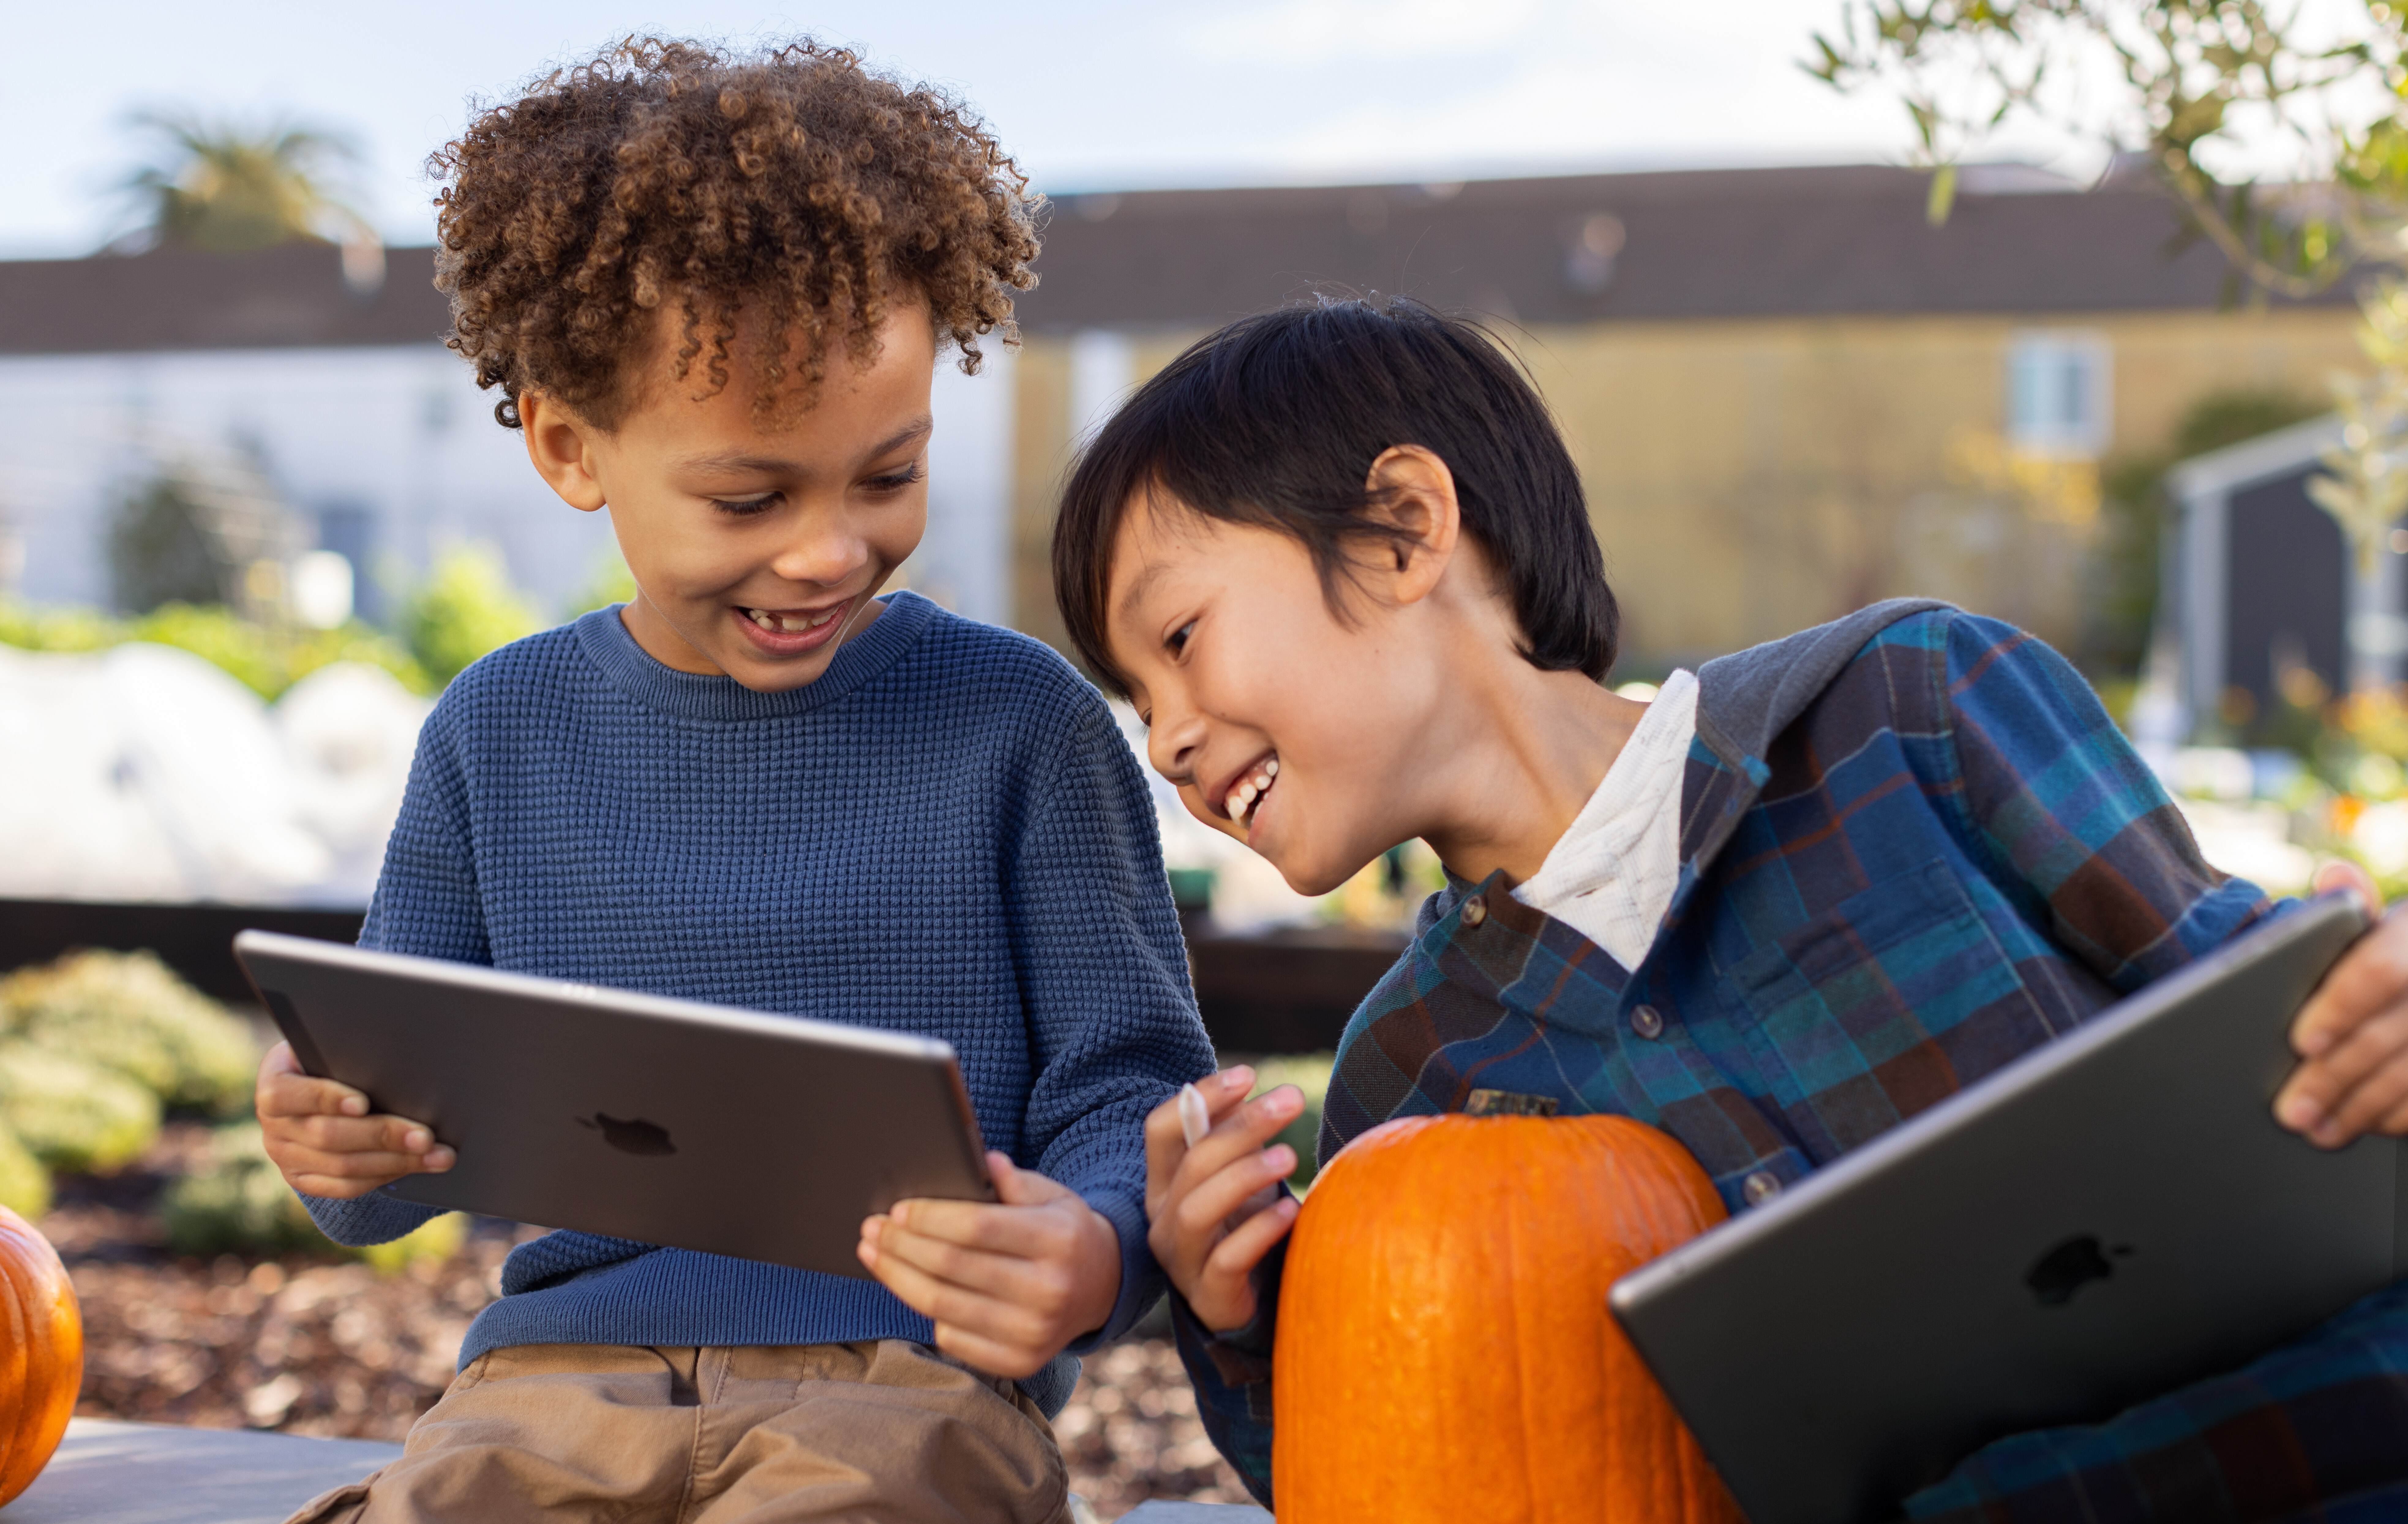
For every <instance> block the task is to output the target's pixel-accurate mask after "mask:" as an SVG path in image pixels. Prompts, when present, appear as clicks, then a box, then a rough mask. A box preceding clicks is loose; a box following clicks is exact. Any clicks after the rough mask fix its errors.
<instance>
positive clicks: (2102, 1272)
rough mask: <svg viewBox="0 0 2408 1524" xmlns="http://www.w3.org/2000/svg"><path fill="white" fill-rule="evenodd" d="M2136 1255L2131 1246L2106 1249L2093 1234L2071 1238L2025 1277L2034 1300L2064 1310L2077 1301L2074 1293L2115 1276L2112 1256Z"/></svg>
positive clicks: (2050, 1251)
mask: <svg viewBox="0 0 2408 1524" xmlns="http://www.w3.org/2000/svg"><path fill="white" fill-rule="evenodd" d="M2131 1253H2132V1248H2131V1246H2130V1245H2128V1244H2117V1245H2115V1246H2114V1247H2112V1248H2105V1249H2104V1250H2103V1252H2102V1246H2101V1245H2100V1242H2099V1240H2098V1239H2097V1238H2095V1237H2093V1236H2092V1235H2091V1234H2089V1233H2084V1234H2082V1235H2080V1236H2079V1237H2075V1238H2069V1239H2067V1240H2066V1241H2065V1242H2064V1243H2062V1244H2059V1245H2057V1246H2056V1247H2055V1248H2053V1249H2051V1250H2049V1251H2048V1252H2047V1253H2046V1254H2043V1255H2042V1256H2041V1258H2040V1261H2039V1262H2038V1263H2036V1264H2034V1265H2033V1266H2032V1267H2031V1270H2030V1271H2029V1272H2028V1274H2026V1275H2025V1276H2024V1284H2025V1285H2026V1286H2028V1287H2030V1288H2031V1293H2032V1300H2033V1301H2035V1302H2038V1303H2040V1304H2041V1305H2042V1306H2043V1307H2062V1306H2064V1305H2065V1304H2066V1303H2069V1302H2071V1301H2072V1300H2073V1293H2074V1292H2076V1291H2079V1290H2081V1289H2083V1288H2084V1287H2085V1286H2087V1285H2089V1284H2090V1283H2091V1282H2092V1281H2100V1280H2105V1279H2107V1278H2108V1277H2109V1276H2111V1275H2114V1274H2115V1267H2114V1265H2113V1264H2110V1263H2109V1262H2108V1256H2109V1255H2113V1256H2114V1257H2115V1258H2116V1259H2118V1260H2122V1259H2128V1258H2129V1257H2130V1255H2131Z"/></svg>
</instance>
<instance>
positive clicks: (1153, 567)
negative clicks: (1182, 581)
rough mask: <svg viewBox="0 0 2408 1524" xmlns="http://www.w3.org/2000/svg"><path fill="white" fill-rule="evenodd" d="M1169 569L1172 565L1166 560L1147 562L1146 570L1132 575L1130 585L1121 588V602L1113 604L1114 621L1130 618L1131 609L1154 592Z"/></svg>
mask: <svg viewBox="0 0 2408 1524" xmlns="http://www.w3.org/2000/svg"><path fill="white" fill-rule="evenodd" d="M1169 571H1170V566H1169V564H1168V563H1166V562H1160V561H1149V562H1147V563H1145V570H1143V571H1141V572H1140V573H1138V574H1137V575H1136V576H1135V577H1130V578H1129V585H1128V586H1127V587H1125V588H1123V589H1122V590H1121V596H1120V602H1119V603H1118V604H1116V605H1113V610H1112V618H1113V622H1115V623H1117V622H1119V621H1120V620H1125V619H1126V618H1128V616H1129V610H1131V609H1133V608H1135V607H1136V606H1137V605H1138V604H1139V603H1140V601H1141V600H1142V599H1143V598H1144V597H1145V595H1146V594H1147V593H1149V592H1152V591H1154V584H1155V583H1156V582H1159V581H1161V580H1162V579H1163V577H1165V576H1167V575H1168V573H1169Z"/></svg>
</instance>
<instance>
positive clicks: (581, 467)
mask: <svg viewBox="0 0 2408 1524" xmlns="http://www.w3.org/2000/svg"><path fill="white" fill-rule="evenodd" d="M518 404H519V432H520V433H521V434H525V435H526V451H527V459H528V460H530V461H532V462H534V463H535V469H536V474H537V475H538V476H539V477H543V479H544V480H545V481H546V482H547V483H549V484H550V485H551V487H552V491H555V492H558V493H559V494H560V500H561V501H562V502H564V503H566V504H567V505H568V506H570V507H572V508H576V509H578V510H580V511H581V512H584V513H592V512H594V511H595V509H597V508H600V507H601V506H603V505H604V503H605V501H606V500H605V499H604V497H603V494H602V480H601V477H599V476H598V475H596V474H595V462H594V434H595V430H594V426H593V425H592V424H590V423H588V422H586V421H585V420H583V419H581V418H579V417H578V416H577V415H576V414H575V413H572V412H570V411H569V410H568V408H567V407H566V406H563V405H562V404H561V403H559V402H557V401H555V400H553V399H552V398H551V397H549V396H546V395H545V394H544V393H542V392H537V391H534V390H528V391H524V392H520V393H519V397H518Z"/></svg>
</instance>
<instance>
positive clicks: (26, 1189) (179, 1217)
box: [0, 950, 466, 1272]
mask: <svg viewBox="0 0 2408 1524" xmlns="http://www.w3.org/2000/svg"><path fill="white" fill-rule="evenodd" d="M260 1054H261V1043H260V1038H259V1035H258V1033H256V1032H255V1031H254V1029H253V1027H252V1026H251V1023H250V1022H248V1021H246V1020H244V1019H243V1018H241V1017H239V1016H237V1015H236V1014H235V1013H234V1012H232V1011H230V1010H228V1009H227V1008H226V1007H225V1006H223V1005H222V1004H219V1003H218V1002H216V1001H214V1000H211V999H210V998H209V997H208V996H207V995H204V994H202V993H201V992H200V991H199V990H194V989H193V987H192V986H191V985H189V984H186V983H185V982H184V981H183V980H182V979H180V978H179V977H178V976H176V975H175V973H174V972H173V971H171V970H170V969H168V968H167V966H166V965H165V964H164V963H162V962H161V961H159V960H158V959H157V958H156V957H154V956H153V955H151V954H150V953H147V952H131V953H128V952H108V951H99V950H84V951H78V952H71V953H68V954H67V955H66V956H65V957H63V958H60V959H58V960H57V961H54V962H50V963H46V964H42V965H39V966H36V967H33V968H23V969H19V970H18V971H17V972H15V973H13V974H10V975H8V976H6V977H5V978H0V1118H6V1120H5V1121H0V1205H6V1206H7V1207H9V1208H11V1209H12V1210H14V1211H16V1212H18V1213H20V1214H21V1215H22V1216H24V1217H27V1218H37V1217H39V1216H40V1215H41V1214H42V1213H43V1212H44V1211H46V1210H48V1209H49V1207H50V1200H51V1196H52V1193H53V1189H54V1184H53V1182H54V1178H55V1177H56V1176H59V1175H111V1174H115V1173H117V1172H120V1171H122V1170H125V1169H128V1168H131V1167H135V1166H137V1165H138V1164H139V1163H140V1161H142V1160H143V1159H144V1157H145V1156H146V1155H147V1154H148V1153H150V1150H151V1149H152V1147H154V1145H157V1144H158V1143H159V1142H160V1137H161V1131H162V1127H163V1125H164V1124H165V1123H168V1122H171V1121H172V1122H176V1123H178V1124H179V1125H186V1126H190V1125H192V1124H208V1127H209V1131H208V1134H207V1142H206V1145H205V1147H203V1148H202V1150H201V1152H202V1153H203V1155H204V1157H203V1158H202V1159H201V1160H200V1161H198V1164H197V1167H194V1168H192V1169H190V1170H189V1171H188V1172H187V1173H184V1174H183V1175H181V1176H180V1177H179V1178H178V1179H177V1180H176V1181H175V1182H174V1184H173V1185H172V1186H170V1187H169V1189H168V1190H167V1192H166V1196H165V1201H164V1203H163V1204H162V1216H163V1218H165V1226H166V1232H167V1246H168V1247H169V1248H170V1249H171V1250H173V1251H174V1252H176V1253H179V1254H190V1255H215V1254H222V1253H242V1254H267V1255H282V1254H309V1255H319V1256H331V1257H340V1258H351V1259H359V1260H365V1261H367V1262H368V1263H370V1264H372V1265H375V1266H376V1267H377V1268H378V1269H379V1270H381V1271H388V1272H389V1271H396V1270H400V1269H403V1268H406V1267H407V1266H409V1265H410V1264H413V1263H416V1262H418V1261H423V1260H428V1259H445V1258H449V1257H450V1256H451V1255H452V1254H453V1253H454V1252H456V1251H457V1250H458V1248H459V1247H460V1245H461V1243H462V1242H463V1240H464V1237H465V1233H466V1224H465V1222H464V1220H463V1219H462V1218H459V1217H458V1216H456V1215H451V1216H445V1217H441V1218H436V1219H435V1220H434V1221H432V1222H430V1223H428V1224H426V1226H424V1227H423V1228H421V1229H420V1230H419V1231H418V1232H414V1233H411V1234H410V1235H409V1237H407V1238H404V1239H401V1240H398V1241H396V1242H394V1243H392V1244H385V1245H380V1246H377V1247H375V1248H370V1249H350V1248H344V1247H341V1246H337V1245H336V1244H334V1243H332V1242H330V1241H329V1240H328V1239H327V1238H326V1236H325V1235H324V1234H323V1233H321V1232H319V1231H318V1229H317V1226H316V1225H315V1224H314V1223H312V1222H311V1221H310V1220H309V1214H308V1211H307V1209H305V1208H304V1207H303V1206H302V1204H301V1202H300V1199H299V1198H298V1197H296V1196H294V1193H293V1192H292V1191H291V1190H290V1189H287V1188H286V1187H285V1185H284V1181H283V1178H282V1176H280V1175H279V1174H278V1173H277V1171H276V1167H275V1165H274V1164H273V1163H271V1162H270V1161H269V1160H268V1158H267V1153H266V1149H265V1147H264V1146H263V1145H262V1142H261V1138H260V1130H259V1124H258V1122H257V1121H256V1120H255V1119H253V1118H252V1117H251V1084H252V1080H253V1076H254V1075H256V1074H257V1073H258V1069H259V1061H260Z"/></svg>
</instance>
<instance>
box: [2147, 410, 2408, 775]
mask: <svg viewBox="0 0 2408 1524" xmlns="http://www.w3.org/2000/svg"><path fill="white" fill-rule="evenodd" d="M2342 432H2343V431H2342V422H2341V420H2340V419H2338V418H2334V417H2327V418H2319V419H2311V420H2308V421H2306V422H2304V423H2299V424H2295V425H2293V426H2292V427H2290V428H2287V429H2283V430H2280V431H2278V432H2276V433H2273V434H2265V435H2262V436H2261V437H2259V438H2256V439H2251V440H2248V441H2246V442H2244V443H2242V444H2238V445H2232V446H2229V447H2228V448H2226V449H2219V450H2214V451H2212V452H2211V453H2209V454H2205V455H2201V456H2198V457H2196V458H2194V459H2192V460H2189V461H2186V462H2184V463H2182V464H2181V465H2180V466H2178V467H2177V468H2176V469H2175V470H2174V471H2173V473H2172V475H2171V477H2169V478H2168V482H2167V486H2168V489H2169V491H2170V492H2171V496H2172V497H2173V500H2174V505H2175V508H2176V510H2177V518H2176V525H2177V530H2176V534H2175V535H2174V537H2173V539H2172V541H2171V543H2170V545H2169V546H2168V554H2167V557H2166V576H2167V581H2168V584H2169V591H2170V592H2171V597H2170V598H2168V599H2167V600H2166V613H2167V616H2168V617H2167V618H2166V619H2164V620H2161V621H2160V622H2161V626H2162V627H2163V628H2165V629H2166V630H2167V631H2168V632H2169V633H2170V634H2172V635H2173V636H2174V637H2175V638H2174V641H2173V649H2174V650H2175V651H2176V652H2177V653H2178V662H2179V677H2178V682H2179V687H2178V689H2177V693H2178V696H2179V697H2180V699H2181V701H2182V703H2183V704H2184V705H2185V706H2186V719H2208V718H2210V717H2214V718H2217V719H2222V720H2223V721H2224V722H2225V724H2226V725H2227V726H2228V727H2229V728H2230V729H2232V730H2235V731H2243V732H2245V731H2246V730H2247V729H2248V728H2249V725H2250V722H2251V721H2252V720H2253V719H2256V718H2257V717H2258V716H2261V715H2265V714H2269V713H2272V712H2273V711H2274V710H2275V709H2276V707H2277V706H2278V705H2282V704H2289V705H2293V706H2294V707H2297V708H2300V709H2308V710H2313V709H2315V708H2316V707H2317V706H2318V705H2321V704H2322V703H2323V702H2324V699H2325V698H2326V696H2327V695H2329V694H2331V693H2337V692H2342V691H2346V690H2348V689H2350V688H2375V687H2388V686H2390V685H2391V684H2393V683H2396V682H2398V681H2399V680H2400V678H2401V675H2402V661H2401V659H2402V657H2403V656H2408V619H2403V618H2402V617H2401V616H2402V612H2403V603H2408V589H2403V587H2402V582H2403V577H2402V570H2403V568H2402V566H2401V551H2403V550H2408V531H2403V530H2399V529H2395V530H2393V531H2392V532H2391V534H2390V536H2389V542H2388V544H2387V545H2386V547H2385V548H2384V552H2383V553H2378V554H2377V556H2376V558H2375V562H2374V564H2373V566H2372V568H2364V567H2361V566H2360V565H2359V564H2358V559H2357V558H2356V556H2354V555H2353V554H2352V553H2351V551H2350V548H2349V546H2348V544H2347V541H2346V539H2345V537H2344V536H2343V534H2342V528H2341V522H2340V520H2336V519H2335V518H2333V516H2332V515H2330V514H2329V513H2327V512H2325V510H2324V509H2322V508H2321V507H2318V506H2316V505H2315V502H2314V501H2312V500H2311V499H2310V498H2309V496H2308V482H2309V479H2310V478H2311V477H2314V476H2315V475H2316V474H2317V473H2318V472H2319V471H2321V470H2322V468H2323V465H2324V460H2325V457H2326V455H2327V454H2328V453H2329V452H2331V451H2334V450H2336V449H2340V447H2341V445H2342V442H2343V441H2342ZM2182 728H2184V729H2187V728H2188V727H2187V726H2184V727H2182Z"/></svg>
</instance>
